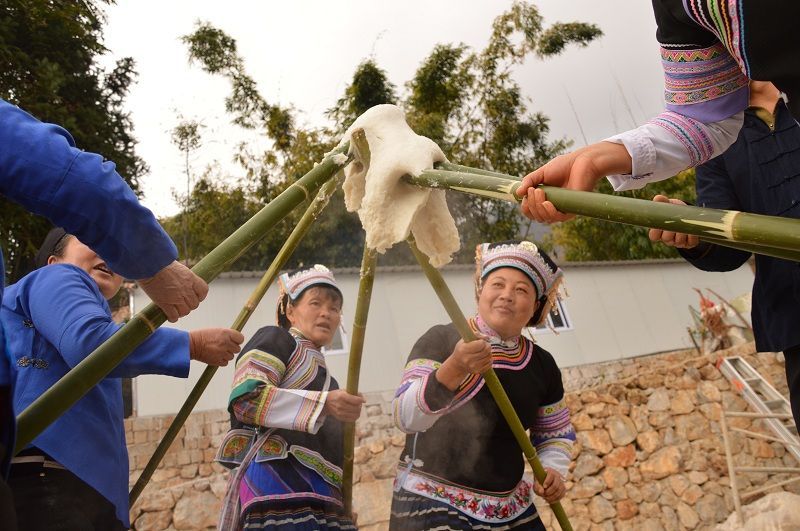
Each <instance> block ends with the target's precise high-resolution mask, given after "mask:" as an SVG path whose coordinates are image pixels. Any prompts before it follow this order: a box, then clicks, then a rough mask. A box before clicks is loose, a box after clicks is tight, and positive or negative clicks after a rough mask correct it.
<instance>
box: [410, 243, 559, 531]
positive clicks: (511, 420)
mask: <svg viewBox="0 0 800 531" xmlns="http://www.w3.org/2000/svg"><path fill="white" fill-rule="evenodd" d="M408 245H409V247H411V251H412V252H413V253H414V256H415V257H416V258H417V261H418V262H419V265H421V266H422V270H423V271H424V272H425V276H426V277H428V280H429V281H430V283H431V286H433V289H434V291H436V295H438V296H439V300H440V301H441V302H442V305H443V306H444V308H445V310H446V311H447V315H449V316H450V320H451V321H452V322H453V324H454V325H455V327H456V329H458V333H459V334H460V335H461V339H463V340H464V341H475V340H476V339H477V337H476V336H475V333H474V332H473V331H472V329H471V328H470V326H469V323H467V319H466V318H465V317H464V314H463V313H462V312H461V308H459V307H458V303H457V302H456V300H455V298H454V297H453V294H452V292H451V291H450V288H448V287H447V283H446V282H445V281H444V278H443V277H442V274H441V273H439V270H438V269H436V268H435V267H433V266H432V265H431V264H430V262H429V261H428V257H427V256H425V255H424V254H423V253H422V252H421V251H420V250H419V249H417V246H416V244H415V243H414V240H413V238H409V239H408ZM482 376H483V379H484V380H485V381H486V386H487V387H488V388H489V392H490V393H491V394H492V397H493V398H494V401H495V402H496V403H497V407H499V408H500V411H501V412H502V413H503V417H505V419H506V422H508V426H509V427H510V428H511V431H512V432H513V433H514V438H515V439H517V443H519V446H520V448H522V453H524V454H525V457H526V458H527V459H528V462H529V463H530V465H531V468H532V469H533V475H534V477H536V480H537V481H538V482H539V484H540V485H541V484H542V483H543V482H544V480H545V477H546V476H547V473H546V472H545V470H544V468H543V467H542V463H541V462H540V461H539V456H538V455H537V454H536V448H534V446H533V443H531V440H530V438H529V437H528V434H527V433H526V432H525V428H524V427H523V426H522V422H521V421H520V420H519V417H518V416H517V413H516V411H514V406H513V405H512V404H511V400H510V399H509V398H508V395H507V394H506V391H505V389H503V385H502V384H501V383H500V380H499V379H498V378H497V373H495V372H494V369H493V368H491V367H490V368H489V370H488V371H486V372H485V373H483V375H482ZM550 508H551V509H552V510H553V514H555V515H556V519H557V520H558V523H559V525H560V526H561V529H562V530H563V531H572V525H571V524H570V523H569V519H568V518H567V513H566V512H565V511H564V508H563V507H562V506H561V503H560V502H554V503H551V504H550Z"/></svg>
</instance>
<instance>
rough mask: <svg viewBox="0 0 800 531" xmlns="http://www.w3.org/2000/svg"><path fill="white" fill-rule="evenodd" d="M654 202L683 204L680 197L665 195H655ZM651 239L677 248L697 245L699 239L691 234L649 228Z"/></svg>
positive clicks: (689, 247) (688, 247)
mask: <svg viewBox="0 0 800 531" xmlns="http://www.w3.org/2000/svg"><path fill="white" fill-rule="evenodd" d="M653 201H655V202H656V203H672V204H673V205H685V204H686V203H684V202H683V201H681V200H680V199H671V198H669V197H667V196H665V195H657V196H655V197H654V198H653ZM648 236H649V237H650V240H651V241H654V242H659V241H660V242H661V243H663V244H665V245H669V246H670V247H677V248H678V249H691V248H692V247H697V245H698V244H699V243H700V239H699V238H698V237H697V236H694V235H693V234H684V233H682V232H672V231H670V230H662V229H650V232H649V233H648Z"/></svg>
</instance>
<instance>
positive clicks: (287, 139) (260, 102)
mask: <svg viewBox="0 0 800 531" xmlns="http://www.w3.org/2000/svg"><path fill="white" fill-rule="evenodd" d="M182 40H183V42H184V43H185V44H186V45H187V46H188V48H189V61H190V62H193V63H198V64H199V65H200V66H201V67H202V68H203V70H205V71H206V72H208V73H209V74H218V75H221V76H223V77H225V78H227V79H228V80H229V81H230V83H231V89H232V90H231V95H230V96H228V97H227V98H226V99H225V108H226V110H227V111H228V112H229V113H231V114H232V115H233V116H234V120H233V121H234V123H235V124H237V125H239V126H241V127H244V128H247V129H256V128H264V129H265V130H266V132H267V134H268V135H269V137H270V138H271V139H272V140H273V141H274V143H275V148H276V149H278V150H280V151H286V150H288V149H289V148H290V146H291V144H292V141H293V139H294V138H293V132H294V119H293V117H292V113H291V110H290V109H284V108H282V107H280V106H278V105H272V104H270V103H268V102H267V101H266V100H265V99H264V98H263V97H262V96H261V94H259V92H258V88H257V87H256V82H255V80H254V79H253V78H252V77H250V76H249V75H248V74H247V72H246V71H245V69H244V62H243V61H242V58H241V57H240V56H239V52H238V50H237V48H236V40H235V39H233V38H232V37H229V36H228V35H226V34H225V32H223V31H222V30H220V29H217V28H214V27H213V26H211V25H210V24H208V23H203V24H198V25H197V29H195V31H194V33H192V34H190V35H186V36H184V37H183V38H182Z"/></svg>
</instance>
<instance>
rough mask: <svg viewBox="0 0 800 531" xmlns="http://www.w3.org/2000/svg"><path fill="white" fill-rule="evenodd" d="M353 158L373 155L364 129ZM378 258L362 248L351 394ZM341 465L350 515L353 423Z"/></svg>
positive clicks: (346, 427)
mask: <svg viewBox="0 0 800 531" xmlns="http://www.w3.org/2000/svg"><path fill="white" fill-rule="evenodd" d="M351 140H352V143H353V151H354V152H355V158H356V160H358V161H359V162H360V163H361V164H363V165H364V166H366V167H369V164H370V161H371V158H372V155H371V153H370V150H369V143H368V142H367V135H366V133H365V132H364V130H363V129H357V130H355V131H353V134H352V135H351ZM377 261H378V256H377V254H376V252H375V250H374V249H369V248H368V247H367V246H366V244H365V245H364V253H363V256H362V258H361V275H360V280H359V283H358V300H357V302H356V312H355V315H354V316H353V337H352V340H351V342H350V356H349V358H348V362H347V385H346V386H345V390H346V391H347V392H348V393H349V394H351V395H354V394H357V393H358V380H359V377H360V375H361V354H362V352H363V350H364V337H365V335H366V331H367V317H368V316H369V305H370V301H371V300H372V285H373V282H374V281H375V267H376V265H377ZM343 431H344V442H343V447H344V462H343V466H342V497H343V498H344V508H345V512H346V513H348V514H352V512H353V460H354V453H355V444H356V424H355V422H347V423H345V425H344V430H343Z"/></svg>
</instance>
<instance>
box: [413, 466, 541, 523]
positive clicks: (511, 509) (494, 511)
mask: <svg viewBox="0 0 800 531" xmlns="http://www.w3.org/2000/svg"><path fill="white" fill-rule="evenodd" d="M403 488H405V489H406V490H407V491H409V492H414V493H416V494H419V495H421V496H425V497H426V498H430V499H432V500H438V501H442V502H444V503H446V504H448V505H450V506H451V507H454V508H456V509H458V510H459V511H461V512H463V513H465V514H467V515H468V516H470V517H472V518H475V519H477V520H481V521H483V522H503V521H508V520H513V519H514V518H516V517H517V516H519V515H520V514H522V513H523V512H524V511H525V510H526V509H528V507H530V505H531V502H532V495H531V493H532V491H533V489H532V488H531V484H530V482H528V481H527V480H525V479H523V480H522V481H520V483H519V485H517V488H515V489H514V490H513V491H511V492H510V493H508V495H506V496H493V495H491V494H485V493H481V492H478V491H472V490H469V489H466V488H463V487H457V486H455V485H448V484H445V483H441V482H439V481H436V480H435V479H433V478H430V477H426V476H422V475H420V474H416V473H414V472H411V473H410V474H409V475H408V477H407V479H406V481H405V485H404V486H403Z"/></svg>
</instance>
